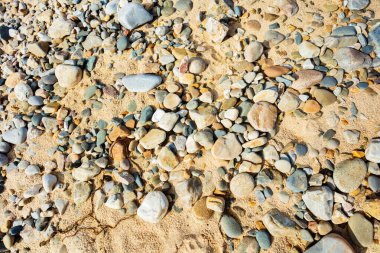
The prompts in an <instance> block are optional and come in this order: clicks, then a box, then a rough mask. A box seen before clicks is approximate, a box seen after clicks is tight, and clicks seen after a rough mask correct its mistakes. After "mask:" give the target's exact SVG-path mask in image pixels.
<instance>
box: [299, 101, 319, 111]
mask: <svg viewBox="0 0 380 253" xmlns="http://www.w3.org/2000/svg"><path fill="white" fill-rule="evenodd" d="M302 110H303V111H304V112H306V113H317V112H319V111H320V110H321V106H320V105H319V104H318V102H317V101H315V100H312V99H309V100H307V101H306V102H305V104H304V106H303V108H302Z"/></svg>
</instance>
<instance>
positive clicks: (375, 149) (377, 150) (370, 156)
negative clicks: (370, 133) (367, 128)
mask: <svg viewBox="0 0 380 253" xmlns="http://www.w3.org/2000/svg"><path fill="white" fill-rule="evenodd" d="M365 158H366V159H367V160H368V161H370V162H374V163H380V139H371V141H370V142H369V144H368V146H367V148H366V150H365Z"/></svg>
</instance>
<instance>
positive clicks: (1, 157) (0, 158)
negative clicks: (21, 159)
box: [0, 153, 9, 167]
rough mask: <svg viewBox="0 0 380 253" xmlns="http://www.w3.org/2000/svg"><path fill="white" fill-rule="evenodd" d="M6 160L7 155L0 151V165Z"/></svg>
mask: <svg viewBox="0 0 380 253" xmlns="http://www.w3.org/2000/svg"><path fill="white" fill-rule="evenodd" d="M8 161H9V160H8V157H7V156H6V155H4V154H1V153H0V167H3V166H4V165H7V164H8Z"/></svg>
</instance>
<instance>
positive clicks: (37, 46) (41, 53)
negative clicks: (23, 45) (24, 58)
mask: <svg viewBox="0 0 380 253" xmlns="http://www.w3.org/2000/svg"><path fill="white" fill-rule="evenodd" d="M28 51H29V52H30V53H31V54H33V55H34V56H37V57H40V58H42V57H45V56H46V55H47V52H48V51H49V43H47V42H43V41H42V42H36V43H31V44H29V45H28Z"/></svg>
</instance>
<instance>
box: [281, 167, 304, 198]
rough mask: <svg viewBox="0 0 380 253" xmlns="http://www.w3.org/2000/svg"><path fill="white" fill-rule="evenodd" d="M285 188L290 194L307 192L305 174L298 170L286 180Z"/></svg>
mask: <svg viewBox="0 0 380 253" xmlns="http://www.w3.org/2000/svg"><path fill="white" fill-rule="evenodd" d="M286 187H288V188H289V189H290V190H291V191H292V192H295V193H297V192H304V191H306V190H307V177H306V173H305V172H304V171H303V170H301V169H298V170H296V171H295V172H294V173H293V174H291V175H290V176H289V177H288V178H287V179H286Z"/></svg>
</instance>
